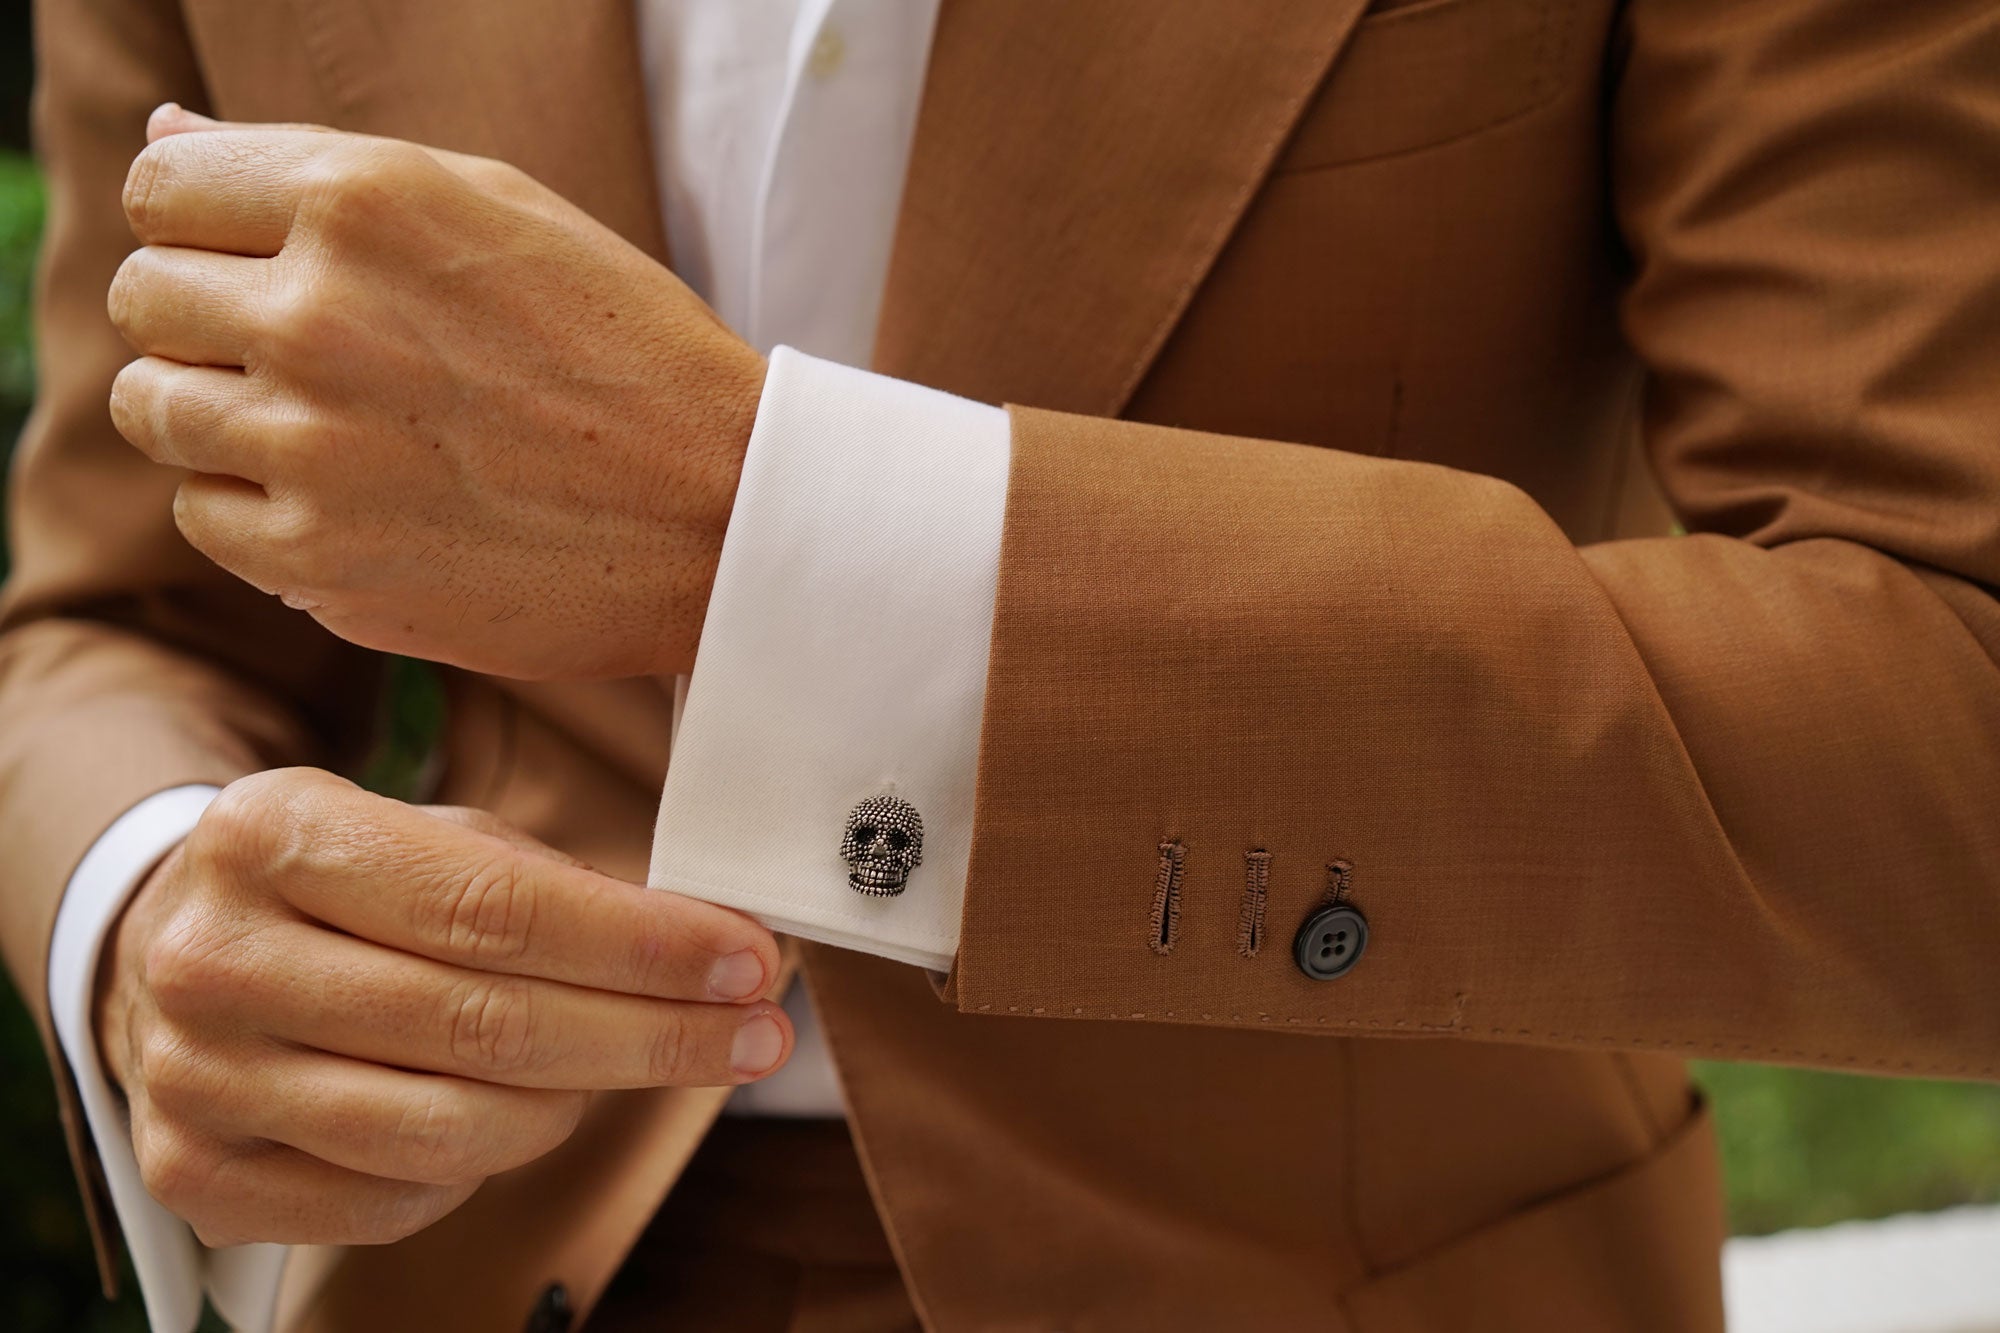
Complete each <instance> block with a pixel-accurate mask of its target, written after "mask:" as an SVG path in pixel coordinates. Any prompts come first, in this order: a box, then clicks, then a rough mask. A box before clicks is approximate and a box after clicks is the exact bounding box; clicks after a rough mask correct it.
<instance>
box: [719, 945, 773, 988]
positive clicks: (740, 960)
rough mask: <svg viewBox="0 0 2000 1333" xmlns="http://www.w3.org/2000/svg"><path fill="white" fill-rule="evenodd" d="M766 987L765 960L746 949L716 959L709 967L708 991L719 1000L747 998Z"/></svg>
mask: <svg viewBox="0 0 2000 1333" xmlns="http://www.w3.org/2000/svg"><path fill="white" fill-rule="evenodd" d="M762 989H764V962H763V960H762V959H760V958H758V957H757V955H756V953H755V952H754V951H752V950H750V949H745V950H744V951H743V952H742V953H733V954H730V955H729V956H728V957H727V958H720V959H717V960H716V963H715V966H714V967H711V968H709V969H708V993H709V994H710V995H713V996H714V997H715V998H716V999H718V1000H747V999H749V998H750V997H751V996H752V995H755V994H756V993H757V992H758V991H760V990H762Z"/></svg>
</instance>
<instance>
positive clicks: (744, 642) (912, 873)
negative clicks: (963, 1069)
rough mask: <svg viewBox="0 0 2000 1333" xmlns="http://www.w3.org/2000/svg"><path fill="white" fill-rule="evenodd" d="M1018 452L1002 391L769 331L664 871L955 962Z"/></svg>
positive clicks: (835, 940) (904, 951)
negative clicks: (943, 387) (867, 361)
mask: <svg viewBox="0 0 2000 1333" xmlns="http://www.w3.org/2000/svg"><path fill="white" fill-rule="evenodd" d="M1009 451H1010V444H1009V428H1008V419H1007V414H1006V413H1005V412H1004V411H1002V410H1001V409H999V408H996V407H988V406H985V405H983V404H979V403H974V402H970V401H967V400H966V399H963V398H955V397H953V396H951V395H949V394H944V393H939V392H936V391H935V390H931V389H925V388H921V387H919V386H917V385H914V384H909V383H906V382H904V381H901V380H893V379H888V378H885V377H883V376H880V375H874V374H870V373H869V372H866V371H861V370H855V369H852V368H849V367H846V366H841V365H837V364H835V363H832V362H828V361H821V360H818V359H816V358H814V357H810V356H807V355H805V354H804V353H802V352H798V351H794V350H793V349H791V348H788V347H780V348H778V349H777V350H776V351H774V352H773V353H772V354H771V359H770V370H769V372H768V375H767V377H766V379H765V382H764V394H763V399H762V401H761V403H760V404H759V406H758V410H757V422H756V426H755V428H754V429H753V430H752V432H751V436H750V445H749V450H748V452H747V454H746V455H745V457H744V461H743V475H742V480H741V482H740V483H739V485H738V489H737V494H736V504H735V509H734V510H733V512H732V513H731V515H730V520H729V528H728V531H727V533H726V534H725V536H724V540H723V547H722V556H721V560H720V563H719V564H718V566H717V569H716V577H715V588H714V591H713V593H712V594H711V596H710V600H709V605H708V613H707V618H706V620H705V622H704V624H703V626H702V633H701V644H700V647H699V650H698V652H697V654H696V658H695V666H694V673H693V675H692V677H691V678H690V680H689V682H688V684H687V687H686V693H685V701H684V704H685V706H684V708H683V710H682V712H681V715H680V721H679V727H678V731H677V733H676V736H675V740H674V750H673V758H672V762H671V763H670V764H669V766H668V770H667V781H666V790H665V793H664V795H663V797H662V799H661V802H660V817H659V823H658V826H657V828H656V830H655V835H654V839H653V857H652V868H651V874H650V876H649V879H650V882H651V883H652V885H653V886H654V887H656V888H664V889H671V890H673V891H675V892H677V893H684V894H687V895H689V896H691V897H696V898H702V899H706V900H707V901H709V902H714V903H720V904H723V905H725V906H728V907H734V908H737V909H739V910H741V911H743V912H747V913H749V914H750V915H752V916H754V917H756V918H757V919H758V920H759V921H762V922H763V923H764V924H765V925H767V926H769V927H770V928H771V929H773V930H777V931H781V932H784V933H787V934H791V935H798V936H803V937H804V938H806V939H811V940H817V941H820V942H822V943H826V944H832V945H837V946H840V947H843V948H849V949H858V950H862V951H865V952H868V953H873V954H878V955H880V956H882V957H885V958H892V959H895V960H897V961H900V962H905V963H911V964H914V965H916V966H919V967H926V968H931V969H933V970H938V971H942V970H945V969H947V968H949V967H950V965H951V959H952V956H953V954H954V953H955V952H956V951H957V948H958V934H959V911H960V907H961V905H962V903H963V901H964V897H965V881H966V870H967V864H968V862H969V860H970V856H971V850H972V811H973V783H974V779H975V776H976V773H977V768H978V751H979V724H980V714H981V710H982V708H983V706H984V703H985V697H986V662H987V653H988V648H989V640H990V639H991V637H992V633H993V596H994V583H995V580H996V578H997V577H998V573H999V568H1000V532H1001V523H1002V517H1003V511H1004V508H1005V504H1006V498H1007V467H1008V460H1009Z"/></svg>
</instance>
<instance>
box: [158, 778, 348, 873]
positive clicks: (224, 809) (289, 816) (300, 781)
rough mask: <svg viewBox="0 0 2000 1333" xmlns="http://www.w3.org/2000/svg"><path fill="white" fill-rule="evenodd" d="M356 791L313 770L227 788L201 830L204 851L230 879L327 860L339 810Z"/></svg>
mask: <svg viewBox="0 0 2000 1333" xmlns="http://www.w3.org/2000/svg"><path fill="white" fill-rule="evenodd" d="M355 790H357V789H356V788H354V787H353V786H352V784H350V783H347V782H345V781H344V780H342V779H340V778H337V777H335V776H334V775H333V774H330V773H325V772H322V771H320V770H318V769H311V768H280V769H270V770H267V771H265V772H262V773H253V774H251V775H250V776H248V777H245V778H239V779H237V780H236V781H235V782H232V783H231V784H230V785H229V786H227V787H225V788H223V790H222V794H221V795H219V796H217V797H216V798H215V800H214V801H213V802H212V803H210V805H209V807H208V809H207V811H206V812H205V813H204V814H203V815H202V818H201V822H200V823H199V824H197V825H196V832H197V833H198V834H201V835H203V840H202V845H201V849H200V850H201V851H202V853H203V854H204V855H205V856H206V857H208V858H210V859H211V861H212V862H214V863H216V864H218V866H219V867H220V868H221V869H223V870H224V871H225V873H238V874H240V873H242V872H245V871H248V870H250V869H251V868H252V867H255V868H256V869H258V870H261V871H264V872H268V873H283V872H284V871H285V870H286V869H288V868H291V867H295V866H297V865H298V864H299V863H301V862H302V861H303V860H304V859H305V858H307V857H311V856H314V855H316V854H324V852H323V849H324V848H325V846H326V845H327V844H328V843H329V842H331V841H333V840H334V834H335V833H336V831H337V829H338V827H339V823H340V819H339V814H340V807H341V806H342V804H343V803H344V801H345V800H347V799H348V798H350V797H351V796H352V795H353V793H354V792H355ZM190 842H191V843H192V842H193V839H192V838H191V839H190Z"/></svg>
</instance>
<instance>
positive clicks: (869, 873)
mask: <svg viewBox="0 0 2000 1333" xmlns="http://www.w3.org/2000/svg"><path fill="white" fill-rule="evenodd" d="M840 856H841V859H842V860H844V861H846V862H847V883H848V886H849V887H851V888H852V889H853V890H854V891H855V892H856V893H865V894H867V895H868V896H869V897H871V898H893V897H895V896H896V895H897V894H899V893H901V892H902V891H903V887H904V885H906V884H908V883H909V880H910V871H912V870H914V869H915V868H916V867H917V866H919V865H922V864H923V860H924V821H923V819H922V817H921V816H919V815H918V814H917V807H915V806H914V805H911V804H910V803H909V802H908V801H906V800H904V799H902V798H901V797H900V796H870V797H869V798H868V799H867V800H865V801H863V802H862V803H861V804H859V805H857V806H855V807H854V810H853V812H852V813H851V814H849V815H848V816H847V832H846V833H845V834H843V835H842V836H841V839H840Z"/></svg>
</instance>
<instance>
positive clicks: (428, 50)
mask: <svg viewBox="0 0 2000 1333" xmlns="http://www.w3.org/2000/svg"><path fill="white" fill-rule="evenodd" d="M289 3H290V4H291V5H292V6H293V8H294V11H295V14H296V21H297V24H298V28H299V34H300V37H301V38H302V39H303V42H304V44H305V47H306V50H307V52H308V53H309V56H310V59H311V61H312V64H313V66H314V69H315V72H316V73H317V75H318V78H319V83H320V92H321V100H322V101H323V102H324V103H326V105H327V106H328V114H327V116H326V117H325V118H326V119H327V120H328V121H329V122H330V123H332V124H333V125H335V126H337V127H338V128H340V129H347V130H359V131H364V132H367V133H372V134H386V135H393V136H395V137H397V138H404V139H413V140H416V141H417V142H419V143H429V144H434V145H437V146H439V147H445V148H454V149H457V150H459V151H460V152H467V153H477V154H480V155H482V156H486V157H494V158H499V159H500V160H502V161H505V162H511V163H513V164H514V165H515V166H517V167H520V168H521V169H522V170H524V171H526V172H528V174H529V175H531V176H533V177H535V178H536V179H537V180H539V181H541V182H542V183H543V184H545V185H547V186H548V187H549V188H551V189H553V190H555V191H556V192H557V193H558V194H560V195H562V196H563V197H564V198H566V199H568V200H570V201H571V202H572V203H575V204H576V205H578V206H579V207H581V208H582V209H584V210H585V211H586V212H588V213H590V214H591V215H592V216H593V217H596V218H597V219H598V220H599V221H601V222H603V223H605V224H606V225H607V226H609V227H611V228H613V229H614V230H616V231H617V232H618V233H619V234H620V235H622V236H624V237H625V238H626V239H627V240H630V241H631V242H632V243H633V244H635V245H637V246H639V247H640V248H641V249H643V250H646V251H647V252H648V253H650V254H652V255H653V256H655V257H656V258H662V259H664V258H665V256H666V238H665V234H664V228H663V227H662V225H661V222H660V210H659V198H658V192H657V190H656V188H655V184H654V179H655V178H654V171H653V154H652V139H651V133H650V122H649V118H648V116H647V114H646V96H645V85H644V78H643V75H642V73H641V67H640V51H639V40H638V31H637V18H636V14H635V7H634V0H564V3H562V4H546V3H542V2H541V0H425V3H422V4H413V3H409V0H289Z"/></svg>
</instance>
